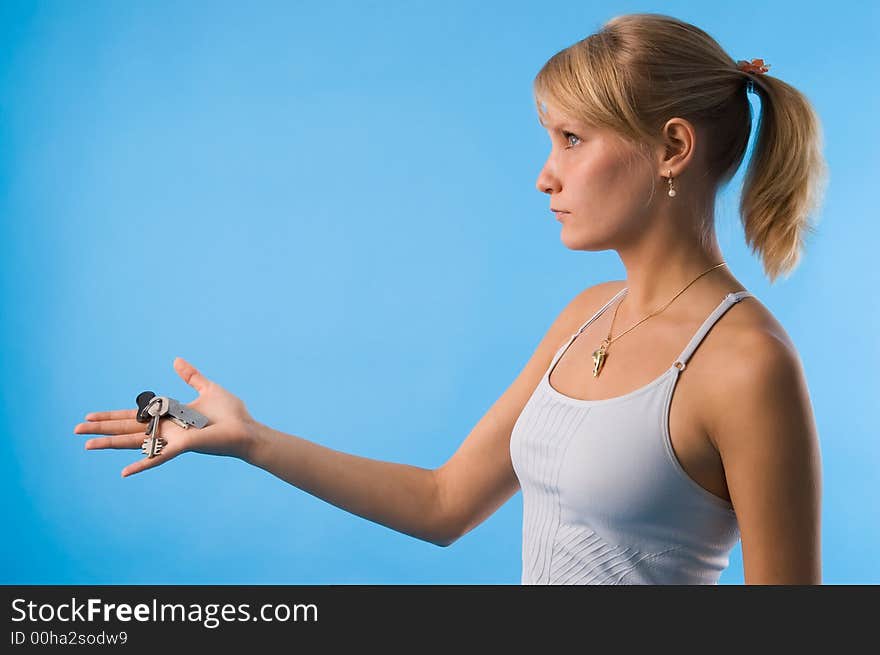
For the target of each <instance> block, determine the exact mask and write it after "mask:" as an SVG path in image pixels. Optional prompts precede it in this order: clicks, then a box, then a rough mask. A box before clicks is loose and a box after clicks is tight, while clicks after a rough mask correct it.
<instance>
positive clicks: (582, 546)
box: [510, 288, 752, 585]
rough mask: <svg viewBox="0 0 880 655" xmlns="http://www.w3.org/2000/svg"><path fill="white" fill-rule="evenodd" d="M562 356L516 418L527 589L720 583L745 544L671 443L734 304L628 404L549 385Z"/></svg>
mask: <svg viewBox="0 0 880 655" xmlns="http://www.w3.org/2000/svg"><path fill="white" fill-rule="evenodd" d="M626 291H627V289H626V288H624V289H621V291H619V292H618V293H617V294H616V295H615V296H614V297H613V298H612V299H611V300H609V301H608V302H607V303H606V304H605V305H604V306H603V307H602V308H601V309H599V311H597V312H596V313H595V314H594V315H593V316H592V317H591V318H590V319H589V320H588V321H587V322H586V323H584V324H583V325H582V326H581V327H580V329H578V331H577V332H575V333H574V334H573V335H572V336H571V338H570V339H569V340H568V343H566V344H565V345H564V346H562V348H560V349H559V350H558V351H557V352H556V354H555V355H554V357H553V361H552V362H551V364H550V367H549V368H548V369H547V371H546V372H545V373H544V376H543V377H542V378H541V381H540V383H539V384H538V386H537V387H536V388H535V391H534V392H533V393H532V396H531V397H530V398H529V400H528V402H527V403H526V405H525V407H524V408H523V411H522V413H521V414H520V416H519V417H518V418H517V421H516V424H515V425H514V426H513V431H512V432H511V436H510V457H511V461H512V463H513V468H514V471H515V472H516V476H517V478H519V482H520V488H521V489H522V493H523V532H522V538H523V545H522V584H524V585H525V584H678V585H690V584H717V583H718V578H719V576H720V575H721V571H723V570H724V569H725V568H727V565H728V563H729V554H730V550H731V549H732V548H733V546H735V545H736V543H737V541H738V540H739V536H740V535H739V527H738V525H737V521H736V514H735V512H734V510H733V506H732V505H731V504H730V503H729V502H727V501H726V500H724V499H723V498H721V497H719V496H716V495H715V494H713V493H711V492H710V491H708V490H706V489H704V488H703V487H702V486H700V485H699V484H698V483H697V482H696V481H695V480H693V478H691V477H690V476H689V475H688V474H687V473H686V472H685V470H684V469H683V468H682V467H681V464H680V463H679V461H678V459H677V458H676V456H675V453H674V451H673V449H672V446H671V443H670V440H669V406H670V402H671V400H672V392H673V389H674V388H675V383H676V381H677V380H678V376H679V375H680V374H681V373H682V371H684V370H685V367H686V365H687V362H688V359H689V358H690V357H691V355H692V354H693V352H694V350H696V348H697V346H699V344H700V342H701V341H702V340H703V337H705V335H706V333H707V332H708V331H709V330H710V329H711V327H712V326H713V325H714V324H715V321H717V320H718V319H719V318H721V316H722V315H723V314H724V312H726V311H727V310H728V309H729V308H730V307H732V306H733V305H734V303H737V302H739V301H740V300H742V299H743V298H746V297H749V296H752V294H751V293H749V292H748V291H739V292H735V293H730V294H728V295H727V296H725V298H724V300H722V301H721V303H720V304H719V305H718V307H716V308H715V309H714V310H713V311H712V313H711V314H709V316H708V318H706V320H705V321H704V322H703V324H702V325H701V326H700V328H699V329H698V330H697V332H696V333H695V334H694V336H693V338H692V339H691V340H690V342H689V343H688V344H687V346H686V347H685V349H684V350H683V351H682V353H681V355H679V357H678V359H676V360H675V362H674V363H673V364H672V366H671V367H670V368H669V369H668V370H667V371H666V372H664V373H663V374H661V375H660V377H658V378H655V379H654V380H652V381H651V382H649V383H647V384H646V385H644V386H642V387H640V388H638V389H635V390H634V391H631V392H629V393H627V394H624V395H622V396H616V397H614V398H607V399H604V400H579V399H576V398H572V397H570V396H567V395H564V394H562V393H560V392H559V391H557V390H556V389H554V388H553V387H552V386H550V373H551V372H552V371H553V368H554V367H555V366H556V362H557V361H559V358H560V357H561V356H562V355H563V353H564V352H565V351H566V350H567V349H568V347H569V346H570V345H571V344H572V342H573V341H574V340H575V338H577V336H578V335H579V334H580V333H581V332H583V330H584V329H585V328H586V327H587V326H588V325H590V323H592V322H593V321H594V320H595V319H596V318H597V317H598V316H599V315H601V314H602V312H603V311H605V310H606V309H607V308H608V307H609V306H610V305H611V304H612V303H613V302H614V301H615V300H616V299H617V298H618V297H620V296H622V295H623V294H624V293H625V292H626Z"/></svg>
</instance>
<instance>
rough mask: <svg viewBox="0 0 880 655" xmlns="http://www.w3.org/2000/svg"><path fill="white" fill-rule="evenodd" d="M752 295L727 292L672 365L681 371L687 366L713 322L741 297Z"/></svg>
mask: <svg viewBox="0 0 880 655" xmlns="http://www.w3.org/2000/svg"><path fill="white" fill-rule="evenodd" d="M748 297H754V294H752V293H750V292H748V291H735V292H733V293H728V294H727V295H726V296H724V299H723V300H722V301H721V302H720V303H719V305H718V306H717V307H716V308H715V309H714V310H712V313H711V314H709V316H707V317H706V320H705V321H703V324H702V325H701V326H700V328H699V329H698V330H697V332H696V333H695V334H694V336H693V337H692V338H691V340H690V342H688V345H687V346H685V348H684V350H683V351H682V352H681V354H680V355H679V356H678V358H677V359H676V360H675V363H674V364H673V366H675V367H676V368H677V369H679V370H680V371H683V370H684V369H685V367H686V366H687V362H688V360H689V359H690V358H691V355H693V354H694V351H695V350H696V349H697V347H698V346H699V345H700V343H701V342H702V341H703V338H704V337H705V336H706V334H707V333H708V332H709V330H711V329H712V326H713V325H715V322H716V321H717V320H718V319H719V318H721V317H722V316H723V315H724V312H726V311H727V310H728V309H730V308H731V307H733V306H734V305H735V304H736V303H738V302H739V301H740V300H742V299H743V298H748Z"/></svg>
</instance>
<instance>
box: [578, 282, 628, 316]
mask: <svg viewBox="0 0 880 655" xmlns="http://www.w3.org/2000/svg"><path fill="white" fill-rule="evenodd" d="M624 286H626V281H625V280H609V281H607V282H599V283H598V284H594V285H593V286H591V287H587V288H586V289H584V290H583V291H581V292H580V293H578V294H577V295H576V296H575V297H574V298H573V299H572V301H571V302H570V303H569V305H568V307H566V311H568V312H570V313H571V314H572V317H571V318H572V320H574V321H575V322H577V323H578V327H580V323H582V322H584V321H586V320H587V319H588V318H590V316H592V315H593V314H595V313H596V312H597V311H599V309H600V308H601V307H602V306H603V305H604V304H605V303H607V302H608V301H609V300H611V299H612V298H613V297H614V295H615V294H616V293H618V292H619V291H621V290H622V289H623V288H624ZM578 319H580V321H578Z"/></svg>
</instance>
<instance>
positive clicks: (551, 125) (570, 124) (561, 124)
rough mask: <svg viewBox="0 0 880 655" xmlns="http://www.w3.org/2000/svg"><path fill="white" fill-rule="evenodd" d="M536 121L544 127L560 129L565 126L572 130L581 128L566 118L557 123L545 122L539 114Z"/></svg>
mask: <svg viewBox="0 0 880 655" xmlns="http://www.w3.org/2000/svg"><path fill="white" fill-rule="evenodd" d="M538 122H539V123H540V124H541V127H543V128H545V129H562V128H566V127H567V128H570V129H573V130H577V129H581V128H580V126H579V125H577V124H576V123H575V122H573V121H568V120H565V121H561V122H559V123H553V122H550V123H545V122H544V120H543V119H542V118H541V117H540V116H538Z"/></svg>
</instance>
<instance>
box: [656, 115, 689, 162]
mask: <svg viewBox="0 0 880 655" xmlns="http://www.w3.org/2000/svg"><path fill="white" fill-rule="evenodd" d="M696 146H697V130H696V128H695V127H694V125H693V124H692V123H691V122H690V121H687V120H685V119H684V118H670V119H669V120H668V121H666V124H665V125H664V126H663V146H662V147H661V148H660V149H659V152H658V162H657V164H658V168H659V169H660V170H659V174H660V175H661V176H662V177H667V176H668V175H669V171H672V176H673V177H679V176H680V175H681V174H682V173H684V171H685V170H686V169H687V168H688V166H689V165H690V164H691V162H692V161H693V160H694V157H695V153H696Z"/></svg>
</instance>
